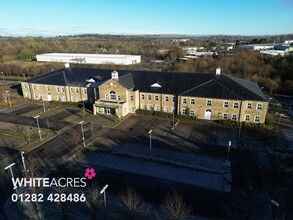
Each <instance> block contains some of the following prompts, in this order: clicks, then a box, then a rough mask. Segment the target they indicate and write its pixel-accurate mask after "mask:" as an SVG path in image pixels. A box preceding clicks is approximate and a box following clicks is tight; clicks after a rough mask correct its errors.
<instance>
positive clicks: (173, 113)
mask: <svg viewBox="0 0 293 220" xmlns="http://www.w3.org/2000/svg"><path fill="white" fill-rule="evenodd" d="M174 128H175V107H173V129H174Z"/></svg>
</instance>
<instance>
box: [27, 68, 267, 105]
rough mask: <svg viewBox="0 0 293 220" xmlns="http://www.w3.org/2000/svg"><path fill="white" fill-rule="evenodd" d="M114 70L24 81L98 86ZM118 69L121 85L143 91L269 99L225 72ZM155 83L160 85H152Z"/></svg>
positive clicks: (82, 70)
mask: <svg viewBox="0 0 293 220" xmlns="http://www.w3.org/2000/svg"><path fill="white" fill-rule="evenodd" d="M112 71H113V70H109V69H108V70H105V69H86V68H64V69H59V70H55V71H53V72H49V73H46V74H43V75H40V76H36V77H34V78H31V79H27V80H25V82H29V83H37V84H47V85H61V86H62V85H63V86H64V85H69V86H83V87H85V86H86V85H87V84H88V82H87V80H89V79H91V78H93V79H94V80H95V84H94V85H96V86H99V85H101V84H103V83H104V82H106V81H108V80H109V79H111V72H112ZM117 71H118V74H119V79H118V82H119V83H120V84H121V85H123V86H124V87H126V88H127V89H132V90H139V91H140V92H146V93H163V94H173V95H179V94H180V95H184V96H195V97H206V98H221V99H233V100H261V101H265V100H266V97H265V96H264V94H263V93H262V91H261V89H260V88H259V86H258V85H257V84H256V83H253V82H250V81H247V80H242V79H239V78H237V77H233V76H228V75H224V74H221V75H216V74H214V73H184V72H151V71H133V70H117ZM155 83H158V84H159V85H161V87H151V85H153V84H155Z"/></svg>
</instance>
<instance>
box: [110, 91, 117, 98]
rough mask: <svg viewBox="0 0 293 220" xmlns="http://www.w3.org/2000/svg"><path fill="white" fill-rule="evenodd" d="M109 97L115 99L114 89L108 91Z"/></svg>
mask: <svg viewBox="0 0 293 220" xmlns="http://www.w3.org/2000/svg"><path fill="white" fill-rule="evenodd" d="M110 99H112V100H116V93H115V92H114V91H111V92H110Z"/></svg>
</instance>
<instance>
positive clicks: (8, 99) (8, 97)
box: [5, 90, 12, 107]
mask: <svg viewBox="0 0 293 220" xmlns="http://www.w3.org/2000/svg"><path fill="white" fill-rule="evenodd" d="M5 92H6V93H7V101H8V104H9V107H12V105H11V101H10V96H9V90H6V91H5Z"/></svg>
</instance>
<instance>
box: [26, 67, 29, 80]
mask: <svg viewBox="0 0 293 220" xmlns="http://www.w3.org/2000/svg"><path fill="white" fill-rule="evenodd" d="M26 70H27V78H30V75H29V71H28V67H27V68H26Z"/></svg>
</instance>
